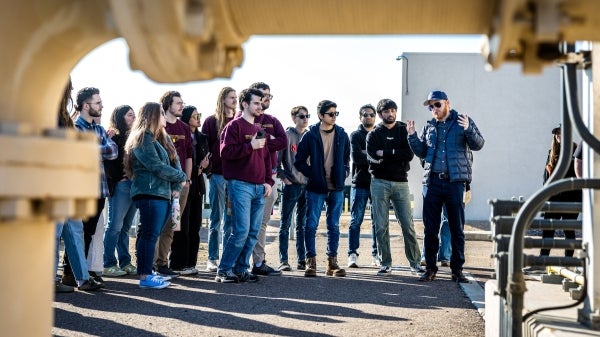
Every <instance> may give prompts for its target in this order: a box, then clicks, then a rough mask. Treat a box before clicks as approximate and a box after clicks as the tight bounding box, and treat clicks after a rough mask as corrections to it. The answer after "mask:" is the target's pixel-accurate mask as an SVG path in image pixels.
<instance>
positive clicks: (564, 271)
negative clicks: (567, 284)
mask: <svg viewBox="0 0 600 337" xmlns="http://www.w3.org/2000/svg"><path fill="white" fill-rule="evenodd" d="M548 268H549V270H550V272H551V273H555V274H558V275H560V276H562V277H564V278H567V279H569V280H571V281H573V282H575V283H577V284H579V285H580V286H582V285H583V284H584V283H585V277H584V276H583V275H581V274H577V273H576V272H574V271H571V270H569V269H568V268H564V267H557V266H549V267H548Z"/></svg>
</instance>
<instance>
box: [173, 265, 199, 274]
mask: <svg viewBox="0 0 600 337" xmlns="http://www.w3.org/2000/svg"><path fill="white" fill-rule="evenodd" d="M173 272H175V273H178V274H179V275H183V276H190V275H196V274H198V269H196V268H194V267H187V268H183V269H175V270H173Z"/></svg>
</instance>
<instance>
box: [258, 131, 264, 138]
mask: <svg viewBox="0 0 600 337" xmlns="http://www.w3.org/2000/svg"><path fill="white" fill-rule="evenodd" d="M263 138H265V130H259V131H258V132H257V133H256V139H263Z"/></svg>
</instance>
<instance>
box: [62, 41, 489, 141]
mask: <svg viewBox="0 0 600 337" xmlns="http://www.w3.org/2000/svg"><path fill="white" fill-rule="evenodd" d="M483 41H484V39H483V37H482V36H472V35H470V36H463V37H459V36H372V35H368V36H342V37H340V36H255V37H251V38H250V39H249V40H248V41H247V42H246V43H245V44H244V62H243V64H242V66H241V67H239V68H236V69H235V70H234V72H233V74H232V77H231V78H229V79H216V80H210V81H198V82H189V83H185V84H181V83H177V84H175V83H170V84H159V83H156V82H154V81H152V80H150V79H148V78H147V77H146V76H145V75H144V74H143V73H142V72H140V71H132V70H131V68H130V67H129V61H128V53H129V52H128V46H127V44H126V43H125V41H124V40H123V39H115V40H112V41H110V42H107V43H105V44H103V45H101V46H99V47H98V48H96V49H95V50H94V51H92V52H91V53H90V54H88V55H87V56H86V57H85V58H83V59H82V60H81V61H80V62H79V63H78V64H77V66H76V67H75V68H74V69H73V71H72V73H71V75H72V80H73V86H74V87H75V90H74V93H76V92H77V90H78V89H79V88H82V87H85V86H94V87H98V88H99V89H100V95H101V97H102V101H103V102H104V110H103V116H102V121H103V124H104V125H107V124H108V119H109V117H110V114H111V112H112V110H113V109H114V107H115V106H118V105H121V104H129V105H131V106H132V107H133V108H134V110H135V111H136V112H137V111H138V109H139V108H140V107H141V106H142V105H143V104H144V103H145V102H147V101H158V100H159V98H160V96H161V95H162V94H163V93H164V92H165V91H167V90H177V91H179V92H181V94H182V96H183V99H184V101H185V102H186V104H192V105H195V106H196V107H197V108H198V110H199V111H200V112H201V113H202V115H203V119H204V118H205V117H207V116H209V115H210V114H212V113H214V108H215V104H216V98H217V94H218V93H219V90H220V89H221V88H222V87H224V86H231V87H233V88H235V89H236V90H237V91H238V92H239V91H241V90H242V89H244V88H247V87H248V86H249V85H250V84H252V83H253V82H257V81H262V82H266V83H268V84H269V85H270V86H271V93H272V94H273V95H274V99H273V100H272V102H271V108H270V109H269V110H268V113H270V114H273V115H275V116H276V117H277V118H279V119H280V121H281V122H282V124H283V125H284V126H288V125H291V120H290V118H289V117H288V116H289V113H290V110H291V108H292V107H294V106H296V105H304V106H306V107H307V108H308V110H309V113H311V114H312V115H313V117H312V118H311V120H310V124H314V123H316V122H317V117H316V115H315V110H316V106H317V103H318V102H319V101H320V100H323V99H329V100H332V101H334V102H336V103H337V104H338V110H339V111H340V116H339V117H338V124H340V125H341V126H343V127H344V128H346V129H347V130H348V131H352V130H354V129H356V127H357V125H358V122H359V119H358V109H359V107H360V106H362V105H363V104H367V103H370V104H373V105H376V104H377V101H379V99H381V98H391V99H393V100H396V101H397V102H398V103H399V102H400V96H401V95H400V92H401V89H402V87H401V78H402V77H401V76H402V66H401V65H402V63H401V62H398V61H396V57H397V56H398V55H400V54H402V53H403V52H468V53H479V52H480V50H481V46H482V43H483ZM423 95H424V96H426V95H427V93H423Z"/></svg>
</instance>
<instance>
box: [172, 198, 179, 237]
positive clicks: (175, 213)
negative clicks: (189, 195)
mask: <svg viewBox="0 0 600 337" xmlns="http://www.w3.org/2000/svg"><path fill="white" fill-rule="evenodd" d="M171 228H172V229H173V230H174V231H178V230H181V210H180V208H179V198H178V197H177V198H173V204H171Z"/></svg>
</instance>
